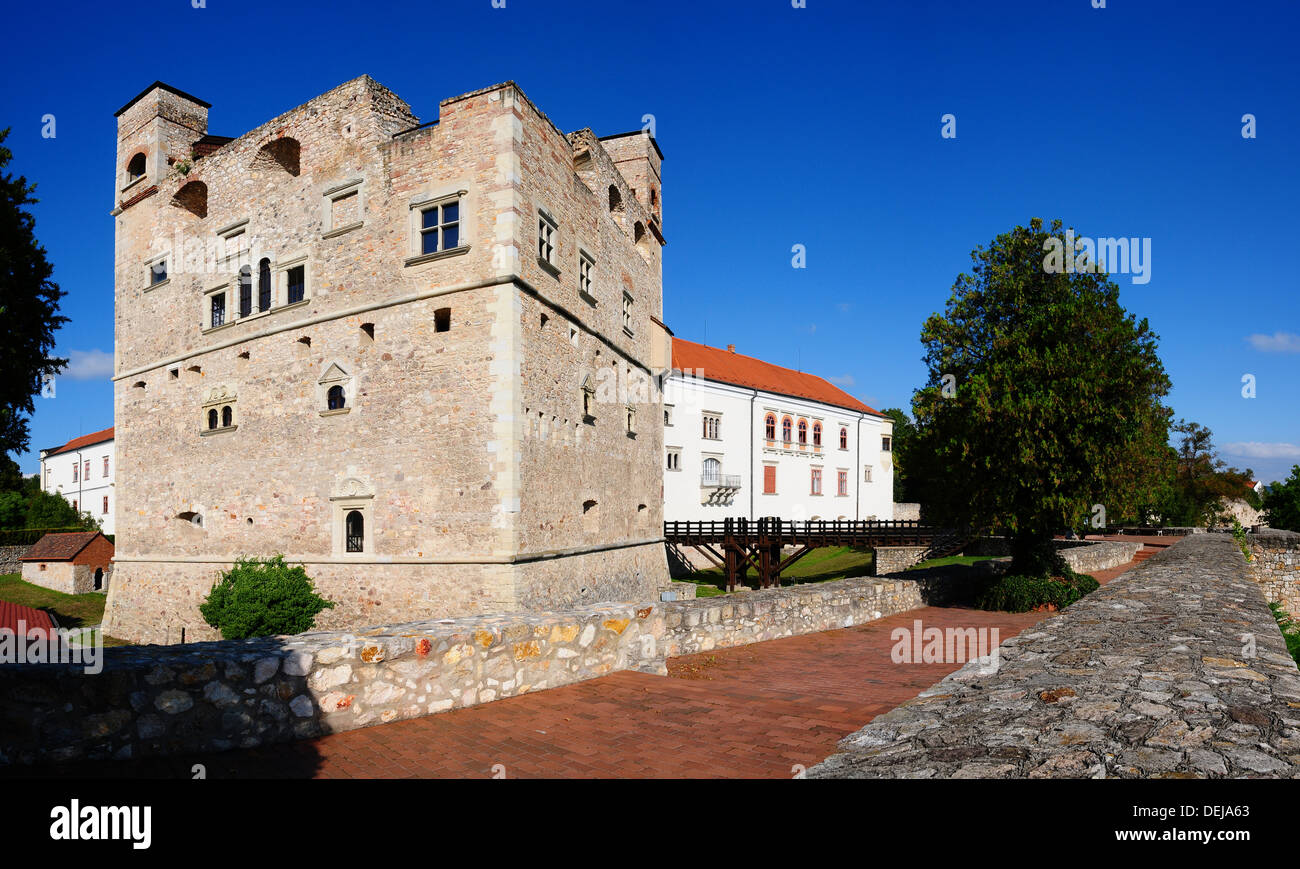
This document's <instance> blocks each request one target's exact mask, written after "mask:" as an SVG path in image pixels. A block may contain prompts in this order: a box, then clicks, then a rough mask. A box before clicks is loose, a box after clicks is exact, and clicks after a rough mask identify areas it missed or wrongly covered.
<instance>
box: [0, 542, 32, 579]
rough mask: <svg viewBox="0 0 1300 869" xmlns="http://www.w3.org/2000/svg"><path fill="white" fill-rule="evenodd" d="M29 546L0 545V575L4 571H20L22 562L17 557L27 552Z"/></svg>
mask: <svg viewBox="0 0 1300 869" xmlns="http://www.w3.org/2000/svg"><path fill="white" fill-rule="evenodd" d="M31 548H32V547H31V546H30V545H29V546H0V576H3V575H4V574H6V573H22V572H23V564H22V562H21V561H19V560H18V559H20V558H22V557H23V556H24V555H26V554H27V553H28V551H29V550H30V549H31Z"/></svg>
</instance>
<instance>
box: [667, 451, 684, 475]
mask: <svg viewBox="0 0 1300 869" xmlns="http://www.w3.org/2000/svg"><path fill="white" fill-rule="evenodd" d="M667 468H668V470H670V471H680V470H681V469H682V451H681V450H680V449H677V448H676V447H669V449H668V464H667Z"/></svg>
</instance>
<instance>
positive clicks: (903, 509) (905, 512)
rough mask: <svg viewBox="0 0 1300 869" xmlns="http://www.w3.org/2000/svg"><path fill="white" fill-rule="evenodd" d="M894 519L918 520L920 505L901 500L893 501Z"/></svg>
mask: <svg viewBox="0 0 1300 869" xmlns="http://www.w3.org/2000/svg"><path fill="white" fill-rule="evenodd" d="M894 521H895V522H920V521H921V505H920V504H913V503H905V502H902V501H895V502H894Z"/></svg>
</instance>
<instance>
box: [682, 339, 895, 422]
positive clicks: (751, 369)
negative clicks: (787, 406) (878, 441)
mask: <svg viewBox="0 0 1300 869" xmlns="http://www.w3.org/2000/svg"><path fill="white" fill-rule="evenodd" d="M672 342H673V368H674V369H675V370H677V371H685V370H688V369H689V370H692V371H694V372H696V373H698V375H699V376H700V377H702V378H704V379H705V380H715V381H718V382H719V383H729V384H732V385H733V386H744V387H747V388H749V389H758V390H761V391H763V392H772V393H776V394H778V395H788V396H790V397H792V398H802V399H806V400H808V401H816V402H820V403H821V404H829V405H833V406H835V407H839V408H843V409H845V410H855V411H858V412H859V413H869V414H873V415H875V416H884V414H882V413H881V412H880V411H878V410H876V409H875V408H872V407H869V406H867V405H866V404H864V403H863V402H861V401H859V400H858V399H856V398H854V397H853V396H851V395H849V394H848V393H847V392H845V391H844V390H842V389H840V388H839V387H838V386H836V385H835V384H833V383H831V382H830V381H828V380H826V379H824V378H821V377H818V376H817V375H815V374H809V373H807V372H806V371H795V370H794V369H793V368H784V367H782V366H780V365H774V364H772V363H771V362H764V361H763V360H762V359H757V358H755V357H753V356H746V355H744V354H743V353H737V352H736V351H734V350H730V349H728V350H722V349H720V348H717V347H710V346H708V345H707V344H700V343H697V342H695V341H687V340H685V339H684V338H676V337H674V338H673V339H672Z"/></svg>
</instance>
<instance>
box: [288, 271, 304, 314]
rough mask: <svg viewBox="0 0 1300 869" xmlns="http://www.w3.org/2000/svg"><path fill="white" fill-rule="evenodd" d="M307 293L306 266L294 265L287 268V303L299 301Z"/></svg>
mask: <svg viewBox="0 0 1300 869" xmlns="http://www.w3.org/2000/svg"><path fill="white" fill-rule="evenodd" d="M306 294H307V267H306V266H294V267H293V268H291V269H289V304H290V305H292V304H293V303H294V302H301V301H302V300H303V299H304V298H305V297H306Z"/></svg>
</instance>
